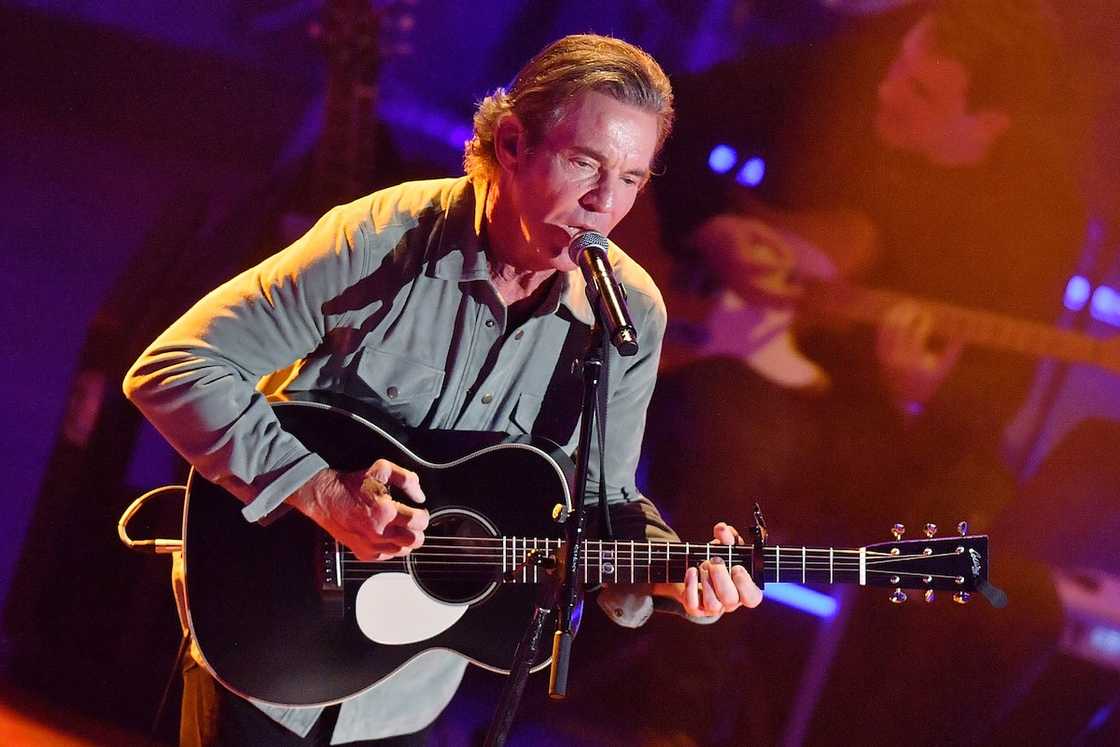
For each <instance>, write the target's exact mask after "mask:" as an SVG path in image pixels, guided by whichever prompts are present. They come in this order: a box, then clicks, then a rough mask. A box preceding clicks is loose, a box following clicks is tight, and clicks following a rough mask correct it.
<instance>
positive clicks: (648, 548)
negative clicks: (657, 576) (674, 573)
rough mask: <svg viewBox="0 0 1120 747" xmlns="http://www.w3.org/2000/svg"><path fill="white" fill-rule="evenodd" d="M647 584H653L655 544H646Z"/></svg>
mask: <svg viewBox="0 0 1120 747" xmlns="http://www.w3.org/2000/svg"><path fill="white" fill-rule="evenodd" d="M646 583H647V584H652V583H653V543H652V542H647V543H646Z"/></svg>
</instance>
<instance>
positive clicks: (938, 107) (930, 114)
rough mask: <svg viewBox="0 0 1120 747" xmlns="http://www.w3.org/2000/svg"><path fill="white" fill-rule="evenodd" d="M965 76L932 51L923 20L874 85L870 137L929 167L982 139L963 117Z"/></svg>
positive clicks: (968, 116) (973, 120)
mask: <svg viewBox="0 0 1120 747" xmlns="http://www.w3.org/2000/svg"><path fill="white" fill-rule="evenodd" d="M968 83H969V74H968V70H967V69H966V68H965V67H964V65H963V64H961V63H960V62H958V61H957V60H955V59H953V58H951V57H947V56H946V55H945V54H943V53H942V52H940V51H939V50H938V49H937V46H936V39H935V36H934V30H933V24H932V22H931V21H930V20H929V19H928V18H927V19H923V20H922V21H921V22H919V23H918V24H917V25H915V26H914V27H913V28H912V29H910V31H909V32H908V33H907V34H906V36H905V38H904V39H903V41H902V48H901V49H900V50H899V53H898V55H897V56H896V57H895V59H894V61H893V62H892V63H891V66H890V69H889V70H888V71H887V74H886V76H885V77H884V79H883V81H882V82H881V83H880V84H879V102H878V108H877V110H876V112H875V132H876V134H877V135H878V137H879V139H880V141H881V142H882V143H884V144H885V145H887V146H889V147H892V148H897V149H899V150H905V151H909V152H913V153H917V154H921V155H925V156H927V157H928V158H930V160H933V161H935V162H937V161H943V160H945V159H943V158H941V156H942V155H943V154H946V153H950V152H953V151H954V149H956V148H959V147H961V146H962V145H969V144H972V143H971V139H973V138H976V137H978V136H980V135H982V134H983V133H982V132H980V131H978V128H980V126H981V125H980V122H979V121H978V119H977V117H976V116H975V115H973V114H972V113H970V112H969V111H968Z"/></svg>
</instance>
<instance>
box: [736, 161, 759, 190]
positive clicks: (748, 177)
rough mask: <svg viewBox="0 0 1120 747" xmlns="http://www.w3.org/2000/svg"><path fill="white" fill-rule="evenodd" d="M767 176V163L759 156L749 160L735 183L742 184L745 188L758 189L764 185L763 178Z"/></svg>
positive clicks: (740, 170)
mask: <svg viewBox="0 0 1120 747" xmlns="http://www.w3.org/2000/svg"><path fill="white" fill-rule="evenodd" d="M765 176H766V162H765V161H763V160H762V159H761V158H759V157H758V156H754V157H753V158H748V159H747V162H746V163H744V164H743V168H741V169H739V173H738V174H737V175H736V176H735V181H737V182H739V183H740V184H742V185H743V186H744V187H757V186H758V185H759V184H762V179H763V177H765Z"/></svg>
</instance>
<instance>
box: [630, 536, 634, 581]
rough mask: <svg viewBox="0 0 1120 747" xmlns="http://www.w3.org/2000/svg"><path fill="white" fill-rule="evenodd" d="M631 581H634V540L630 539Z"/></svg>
mask: <svg viewBox="0 0 1120 747" xmlns="http://www.w3.org/2000/svg"><path fill="white" fill-rule="evenodd" d="M630 583H634V540H630Z"/></svg>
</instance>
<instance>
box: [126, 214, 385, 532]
mask: <svg viewBox="0 0 1120 747" xmlns="http://www.w3.org/2000/svg"><path fill="white" fill-rule="evenodd" d="M363 212H364V215H365V216H366V218H365V219H363V217H362V214H363ZM368 215H369V210H368V206H366V207H363V206H362V205H361V204H360V203H351V204H350V205H347V206H342V207H339V208H335V209H334V210H332V211H331V212H329V213H327V214H326V215H325V216H323V218H322V219H321V220H320V221H319V222H318V223H317V224H316V225H315V226H314V227H313V228H312V229H311V230H310V231H309V232H308V233H307V234H306V235H304V236H303V237H302V238H300V239H299V240H298V241H296V242H295V243H294V244H292V245H291V246H289V247H288V248H287V249H285V250H283V251H282V252H279V253H278V254H276V255H274V256H273V257H271V258H269V259H268V260H266V261H265V262H263V263H261V264H260V265H258V266H257V267H254V268H252V269H250V270H247V271H246V272H244V273H242V274H241V275H239V276H237V277H235V278H233V279H232V280H230V281H229V282H227V283H225V284H224V285H222V286H221V287H219V288H217V289H216V290H214V291H213V292H211V293H210V294H208V295H207V296H206V297H204V298H203V299H202V300H201V301H199V302H198V303H197V304H195V306H194V307H192V308H191V309H190V310H189V311H187V313H186V314H184V315H183V316H182V317H181V318H180V319H178V320H177V321H176V322H175V323H174V324H172V325H171V326H170V327H169V328H168V329H167V331H165V332H164V333H163V334H161V335H160V336H159V337H158V338H157V339H156V340H155V342H153V343H152V344H151V345H150V346H149V347H148V349H147V350H145V351H144V353H143V354H141V356H140V358H139V359H138V360H137V361H136V362H135V363H134V364H133V365H132V367H131V368H130V369H129V371H128V373H127V375H126V376H125V379H124V384H123V388H124V393H125V395H126V396H127V397H128V398H129V399H130V400H131V401H132V402H133V403H134V404H135V405H136V407H137V408H139V409H140V411H141V412H142V413H143V414H144V415H145V416H146V417H147V418H148V420H150V421H151V422H152V424H153V425H154V426H155V427H156V429H157V430H159V432H160V433H161V434H162V435H163V436H164V438H166V439H167V441H168V442H169V443H170V444H171V445H172V446H173V447H174V448H175V449H176V450H177V451H178V452H179V453H180V454H182V456H183V457H184V458H185V459H186V460H187V461H188V462H190V463H191V464H192V465H194V467H195V468H196V469H198V471H199V472H200V473H201V474H202V475H203V476H204V477H206V478H207V479H208V480H210V481H212V482H215V483H217V484H218V485H221V486H222V487H223V488H225V489H226V490H228V491H229V492H230V493H232V494H233V495H235V496H236V497H238V498H239V499H241V500H242V501H243V502H244V503H246V504H247V505H246V507H245V509H244V515H245V517H246V519H248V520H250V521H256V520H258V519H261V518H263V517H265V516H267V515H268V513H269V512H271V511H272V510H273V509H275V508H276V507H277V506H279V505H280V504H281V503H282V502H283V501H284V499H285V498H287V497H288V495H290V494H291V493H292V492H293V491H294V490H296V489H297V488H298V487H299V486H300V485H302V484H303V483H304V482H306V481H307V480H308V479H309V478H310V477H311V476H312V475H314V474H315V473H316V472H318V471H319V470H321V469H323V468H324V467H326V466H327V465H326V462H324V461H323V459H322V458H320V457H319V456H317V455H316V454H313V453H312V452H310V451H309V450H308V449H307V448H306V447H304V445H303V444H301V443H300V442H299V440H298V439H296V438H295V437H294V436H292V435H291V434H289V433H287V432H285V431H284V430H283V429H282V428H281V427H280V424H279V422H278V421H277V419H276V417H275V415H274V414H273V411H272V408H271V407H270V406H269V405H268V403H267V401H266V399H265V397H264V395H262V394H261V393H260V392H258V391H257V389H256V384H257V382H258V381H259V380H260V378H261V377H262V376H264V375H266V374H269V373H272V372H273V371H276V370H279V369H282V368H284V367H286V366H288V365H291V364H292V363H293V362H295V361H297V360H299V359H301V358H303V357H304V356H306V355H307V354H309V353H310V352H312V351H313V350H315V349H316V348H317V347H319V346H320V345H321V344H323V341H324V339H325V337H326V333H327V329H326V323H327V322H326V314H325V312H324V306H325V304H327V302H329V301H330V300H332V299H334V298H337V297H338V295H339V294H341V293H342V292H343V291H344V290H345V289H346V288H348V287H350V286H351V285H353V284H354V283H355V282H357V281H358V280H359V279H360V278H361V277H362V276H363V274H364V273H365V272H366V267H367V265H368V264H369V263H370V262H371V259H370V257H369V254H370V251H369V249H370V247H369V246H368V245H369V244H370V240H369V239H370V237H371V228H370V224H369V221H368Z"/></svg>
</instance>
